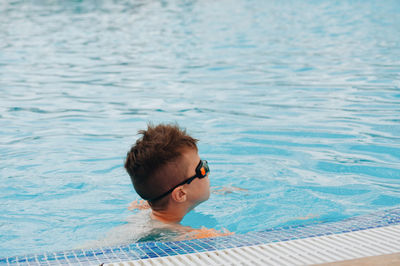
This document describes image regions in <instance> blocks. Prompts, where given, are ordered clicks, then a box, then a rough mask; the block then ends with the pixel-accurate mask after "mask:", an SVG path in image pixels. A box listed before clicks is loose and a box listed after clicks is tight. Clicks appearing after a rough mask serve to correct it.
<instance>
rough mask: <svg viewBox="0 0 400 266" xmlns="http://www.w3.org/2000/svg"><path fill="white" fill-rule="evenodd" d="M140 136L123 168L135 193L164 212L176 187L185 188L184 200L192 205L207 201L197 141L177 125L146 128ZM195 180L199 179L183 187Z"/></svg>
mask: <svg viewBox="0 0 400 266" xmlns="http://www.w3.org/2000/svg"><path fill="white" fill-rule="evenodd" d="M139 134H141V135H142V137H141V138H139V139H138V140H137V141H136V143H135V144H134V145H133V146H132V148H131V149H130V151H129V152H128V154H127V158H126V161H125V168H126V170H127V172H128V173H129V176H130V177H131V180H132V183H133V186H134V188H135V190H136V192H137V193H138V194H139V195H140V196H141V197H142V198H143V199H145V200H147V201H148V202H149V204H150V206H151V207H152V208H153V209H157V210H162V209H165V208H166V207H167V205H168V203H169V200H170V198H171V195H172V196H175V192H176V191H174V190H175V189H176V188H178V187H179V186H178V185H181V186H187V189H188V191H190V193H188V194H187V195H186V196H187V197H185V200H189V202H190V203H191V204H193V205H196V204H198V203H200V202H202V201H204V200H207V199H208V197H209V181H208V178H201V177H204V176H206V175H207V174H208V166H207V165H206V164H207V163H206V162H205V161H201V160H200V157H199V156H198V154H197V151H198V150H197V145H196V143H197V139H194V138H192V137H191V136H189V135H188V134H187V133H186V131H185V130H181V129H180V128H179V127H178V126H177V125H164V124H160V125H157V126H153V125H148V128H147V130H141V131H139ZM196 169H197V170H196ZM205 170H207V173H205ZM202 174H204V175H203V176H201V175H202ZM194 176H196V177H200V178H193V179H192V181H193V182H190V184H187V183H185V181H186V180H187V179H188V178H190V177H194ZM196 179H197V180H196ZM200 179H201V180H200ZM203 179H204V180H203ZM205 179H207V180H205ZM181 183H182V184H181ZM189 186H190V187H189Z"/></svg>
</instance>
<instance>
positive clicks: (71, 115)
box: [0, 0, 400, 257]
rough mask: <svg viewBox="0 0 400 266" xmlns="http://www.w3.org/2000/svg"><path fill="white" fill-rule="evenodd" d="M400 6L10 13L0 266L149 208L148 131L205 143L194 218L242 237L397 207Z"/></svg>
mask: <svg viewBox="0 0 400 266" xmlns="http://www.w3.org/2000/svg"><path fill="white" fill-rule="evenodd" d="M399 14H400V2H399V1H395V0H393V1H390V0H389V1H300V0H299V1H261V0H258V1H256V0H229V1H228V0H222V1H189V0H181V1H178V0H175V1H173V0H166V1H147V0H146V1H145V0H143V1H128V0H127V1H122V0H121V1H111V0H103V1H101V0H99V1H94V0H93V1H90V0H86V1H72V0H70V1H61V0H60V1H57V0H55V1H45V0H36V1H22V0H21V1H3V2H2V3H1V4H0V95H1V97H0V180H1V182H0V257H2V256H11V255H18V254H24V253H33V252H43V251H54V250H65V249H70V248H74V247H76V246H79V245H80V244H82V243H84V242H85V241H87V240H93V239H98V238H99V237H100V236H102V235H103V234H104V232H107V231H108V230H110V229H112V228H113V227H115V226H117V225H120V224H122V223H123V222H124V220H125V219H126V217H128V216H129V215H131V214H132V213H131V212H130V211H128V210H127V209H126V207H127V206H128V204H129V203H130V202H131V201H132V200H135V199H138V196H137V194H136V193H135V192H134V190H133V188H132V185H131V183H130V179H129V177H128V175H127V174H126V173H125V171H124V169H123V161H124V157H125V155H126V152H127V151H128V149H129V147H130V145H131V144H132V143H133V142H134V141H135V139H136V137H137V135H136V132H137V131H138V130H139V129H142V128H144V127H145V126H146V123H147V122H148V121H153V122H155V123H158V122H175V121H176V122H178V123H179V124H180V125H181V126H182V127H185V128H187V129H188V131H189V132H190V133H191V134H192V135H193V136H194V137H196V138H198V139H200V143H199V151H200V155H201V157H202V158H204V159H207V160H208V161H209V163H210V167H211V170H212V174H211V177H210V178H211V185H212V186H214V187H221V186H227V187H239V188H242V189H245V190H247V191H234V192H233V193H228V194H222V195H221V194H213V195H212V196H211V198H210V200H209V201H207V202H205V203H204V204H202V205H200V206H198V208H197V209H196V210H195V212H192V213H190V214H189V215H188V216H187V217H186V218H185V220H184V221H183V223H184V224H186V225H191V226H193V227H200V226H201V225H205V226H207V227H213V228H217V229H221V228H227V229H229V230H230V231H234V232H237V233H244V232H248V231H253V230H262V229H266V228H272V227H278V226H284V225H292V224H308V223H315V222H324V221H336V220H342V219H345V218H348V217H351V216H355V215H360V214H365V213H369V212H373V211H375V210H383V209H389V208H391V207H395V206H399V205H400V74H399V73H400V15H399Z"/></svg>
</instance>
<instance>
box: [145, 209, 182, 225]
mask: <svg viewBox="0 0 400 266" xmlns="http://www.w3.org/2000/svg"><path fill="white" fill-rule="evenodd" d="M188 212H189V209H188V208H186V207H185V206H184V205H178V206H169V207H168V208H167V209H165V210H152V212H151V217H152V218H153V219H155V220H158V221H160V222H163V223H179V222H180V221H181V220H182V219H183V216H185V214H186V213H188Z"/></svg>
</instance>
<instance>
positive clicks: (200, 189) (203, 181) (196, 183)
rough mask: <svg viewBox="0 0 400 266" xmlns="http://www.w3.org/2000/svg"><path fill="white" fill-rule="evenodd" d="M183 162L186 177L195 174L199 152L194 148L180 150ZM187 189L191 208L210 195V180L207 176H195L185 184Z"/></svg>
mask: <svg viewBox="0 0 400 266" xmlns="http://www.w3.org/2000/svg"><path fill="white" fill-rule="evenodd" d="M182 159H183V162H184V163H185V164H186V165H187V166H188V168H187V173H186V178H189V177H191V176H194V175H195V174H196V167H197V165H198V164H199V162H200V157H199V154H198V153H197V151H196V150H195V149H187V150H184V151H183V152H182ZM185 188H186V189H187V190H188V200H189V201H190V202H191V203H192V206H193V208H194V207H196V205H198V204H200V203H202V202H203V201H206V200H208V198H209V197H210V180H209V179H208V175H207V177H204V178H195V179H194V180H193V181H192V182H191V183H190V184H186V185H185Z"/></svg>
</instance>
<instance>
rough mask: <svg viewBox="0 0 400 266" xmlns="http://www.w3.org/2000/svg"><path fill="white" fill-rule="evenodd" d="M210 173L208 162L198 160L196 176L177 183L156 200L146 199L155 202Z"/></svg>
mask: <svg viewBox="0 0 400 266" xmlns="http://www.w3.org/2000/svg"><path fill="white" fill-rule="evenodd" d="M209 172H210V167H208V162H207V161H206V160H200V162H199V164H198V165H197V167H196V174H195V175H194V176H192V177H189V178H188V179H186V180H185V181H183V182H181V183H179V184H178V185H176V186H174V187H173V188H171V189H170V190H168V191H167V192H165V193H164V194H162V195H161V196H158V197H156V198H153V199H148V201H156V200H159V199H161V198H163V197H165V196H167V195H168V194H169V193H171V192H172V191H174V189H175V188H177V187H179V186H182V185H185V184H190V183H192V181H193V180H194V179H195V178H196V177H198V178H200V179H201V178H204V177H206V176H207V174H208V173H209Z"/></svg>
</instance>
